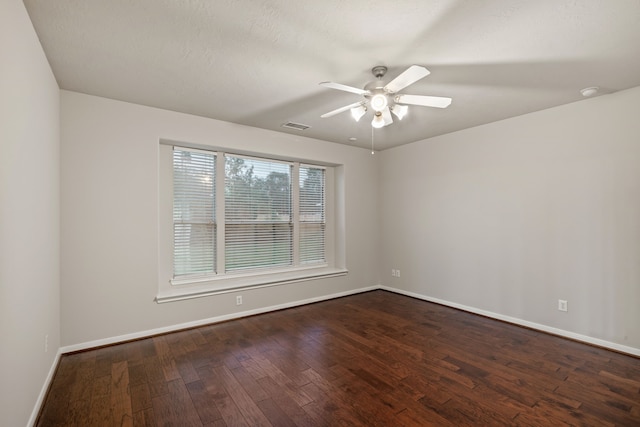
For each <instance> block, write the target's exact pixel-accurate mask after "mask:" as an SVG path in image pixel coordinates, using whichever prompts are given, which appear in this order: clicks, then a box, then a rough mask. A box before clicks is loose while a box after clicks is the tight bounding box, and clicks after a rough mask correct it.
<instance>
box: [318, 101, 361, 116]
mask: <svg viewBox="0 0 640 427" xmlns="http://www.w3.org/2000/svg"><path fill="white" fill-rule="evenodd" d="M360 105H362V101H360V102H354V103H353V104H349V105H345V106H344V107H340V108H336V109H335V110H333V111H329V112H328V113H324V114H323V115H321V116H320V117H321V118H323V119H326V118H327V117H331V116H335V115H336V114H340V113H342V112H343V111H347V110H350V109H352V108H353V107H358V106H360Z"/></svg>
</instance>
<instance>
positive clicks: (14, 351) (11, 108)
mask: <svg viewBox="0 0 640 427" xmlns="http://www.w3.org/2000/svg"><path fill="white" fill-rule="evenodd" d="M59 111H60V106H59V91H58V85H57V84H56V81H55V79H54V77H53V74H52V73H51V69H50V68H49V64H48V63H47V60H46V58H45V56H44V53H43V51H42V48H41V47H40V43H39V41H38V38H37V37H36V34H35V31H34V30H33V27H32V25H31V21H30V20H29V17H28V15H27V12H26V10H25V8H24V5H23V3H22V2H21V1H19V0H10V1H2V2H0V146H1V148H2V152H1V155H0V337H1V338H2V344H0V425H3V426H24V425H26V424H27V423H28V421H29V418H30V416H31V415H32V411H33V410H34V407H36V406H37V402H38V399H39V397H40V396H41V392H42V391H43V385H44V384H45V382H46V379H47V377H48V374H49V373H50V372H51V368H52V367H53V365H54V362H55V360H56V353H57V351H58V348H59V344H60V274H59V257H60V250H59V246H60V238H59V233H60V203H59V194H60V191H59V189H60V178H59V172H60V169H59V160H60V158H59V156H60V143H59ZM46 335H48V336H49V346H48V347H49V348H48V352H46V353H45V346H44V344H45V336H46Z"/></svg>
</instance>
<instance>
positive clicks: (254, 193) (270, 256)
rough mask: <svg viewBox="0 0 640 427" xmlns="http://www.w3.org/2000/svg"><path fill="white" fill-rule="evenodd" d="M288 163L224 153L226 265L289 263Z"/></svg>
mask: <svg viewBox="0 0 640 427" xmlns="http://www.w3.org/2000/svg"><path fill="white" fill-rule="evenodd" d="M291 167H292V165H291V164H290V163H286V162H278V161H271V160H264V159H256V158H251V157H241V156H233V155H225V270H226V271H238V270H248V269H257V268H266V267H280V266H283V267H284V266H290V265H292V262H293V260H292V258H293V256H292V254H293V250H292V237H293V236H292V234H293V225H292V212H291Z"/></svg>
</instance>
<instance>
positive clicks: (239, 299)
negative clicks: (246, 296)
mask: <svg viewBox="0 0 640 427" xmlns="http://www.w3.org/2000/svg"><path fill="white" fill-rule="evenodd" d="M236 305H242V295H238V296H237V297H236Z"/></svg>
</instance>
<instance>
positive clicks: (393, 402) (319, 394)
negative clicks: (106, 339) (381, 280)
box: [38, 291, 640, 427]
mask: <svg viewBox="0 0 640 427" xmlns="http://www.w3.org/2000/svg"><path fill="white" fill-rule="evenodd" d="M38 425H39V426H120V425H122V426H132V425H133V426H225V425H226V426H278V427H280V426H466V425H470V426H492V425H496V426H512V425H513V426H565V425H579V426H640V359H638V358H634V357H631V356H626V355H622V354H619V353H615V352H611V351H607V350H604V349H600V348H595V347H591V346H588V345H584V344H580V343H577V342H573V341H569V340H565V339H563V338H559V337H554V336H550V335H546V334H543V333H540V332H536V331H532V330H529V329H524V328H520V327H517V326H514V325H510V324H506V323H502V322H499V321H494V320H491V319H487V318H484V317H480V316H476V315H473V314H470V313H466V312H463V311H458V310H455V309H451V308H448V307H443V306H440V305H437V304H432V303H428V302H425V301H420V300H416V299H413V298H409V297H405V296H401V295H396V294H393V293H390V292H385V291H373V292H368V293H364V294H359V295H353V296H349V297H345V298H339V299H335V300H331V301H325V302H321V303H317V304H311V305H307V306H302V307H297V308H292V309H287V310H282V311H278V312H273V313H268V314H263V315H259V316H253V317H248V318H244V319H239V320H233V321H229V322H224V323H219V324H214V325H210V326H205V327H201V328H197V329H191V330H186V331H181V332H176V333H172V334H168V335H162V336H156V337H153V338H148V339H144V340H140V341H136V342H130V343H125V344H120V345H115V346H111V347H106V348H101V349H96V350H91V351H86V352H81V353H76V354H69V355H63V356H62V358H61V360H60V364H59V367H58V369H57V372H56V374H55V378H54V380H53V383H52V385H51V388H50V390H49V393H48V395H47V399H46V402H45V404H44V406H43V408H42V410H41V413H40V418H39V421H38Z"/></svg>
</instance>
